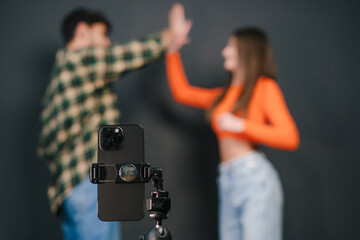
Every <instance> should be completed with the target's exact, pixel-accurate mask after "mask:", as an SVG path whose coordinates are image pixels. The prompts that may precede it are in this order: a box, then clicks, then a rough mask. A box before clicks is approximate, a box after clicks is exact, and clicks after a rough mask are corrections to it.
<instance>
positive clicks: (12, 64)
mask: <svg viewBox="0 0 360 240" xmlns="http://www.w3.org/2000/svg"><path fill="white" fill-rule="evenodd" d="M172 2H173V1H166V0H156V1H155V0H152V1H149V0H135V1H134V0H124V1H113V0H102V1H90V0H88V1H84V0H75V1H74V0H62V1H48V0H32V1H25V0H22V1H21V0H12V1H1V3H0V30H1V35H0V36H1V37H0V73H1V75H0V76H1V79H0V132H1V138H0V159H1V165H2V167H1V168H0V172H1V174H0V178H1V189H0V192H1V193H0V194H1V195H0V212H1V218H0V238H1V239H61V231H60V225H59V220H58V219H56V218H55V217H54V216H53V215H52V214H51V213H50V211H49V205H48V202H47V198H46V186H47V182H48V179H49V173H48V170H47V168H46V166H45V165H44V164H43V162H41V161H40V160H39V159H38V158H37V157H36V152H35V148H36V141H37V134H38V116H39V112H40V99H41V97H42V95H43V92H44V89H45V87H46V85H47V83H48V80H49V79H48V76H49V72H50V69H51V66H52V64H53V57H54V53H55V51H56V49H57V48H59V47H61V46H62V42H61V36H60V33H59V25H60V22H61V19H62V17H63V16H64V15H65V14H66V13H67V12H68V11H70V10H72V9H73V8H74V7H77V6H88V7H92V8H96V9H99V10H101V11H103V12H104V13H105V14H107V15H108V16H109V18H110V20H111V22H112V23H113V25H114V32H113V34H112V35H111V38H112V40H114V41H120V42H122V41H126V40H129V39H130V38H134V37H139V36H142V35H144V34H146V33H151V32H153V31H158V30H160V29H161V28H163V27H165V26H166V24H167V11H168V10H169V9H170V7H171V4H172ZM182 3H183V4H184V5H185V8H186V14H187V16H189V17H190V18H191V19H192V20H193V21H194V26H193V29H192V32H191V39H192V41H191V44H189V45H187V46H186V47H185V48H184V49H183V50H182V55H183V61H184V65H185V68H186V72H187V74H188V76H189V79H190V81H191V83H192V84H193V85H198V86H204V87H213V86H218V85H221V84H222V83H223V79H224V70H223V68H222V62H223V60H222V58H221V55H220V52H221V49H222V48H223V47H224V46H225V44H226V41H227V38H228V36H229V34H230V32H231V31H232V30H233V29H234V28H236V27H241V26H246V25H256V26H260V27H262V28H264V29H265V30H266V31H267V32H268V33H269V35H270V38H271V40H272V43H273V46H274V50H275V55H276V58H277V61H278V65H279V70H280V71H279V72H280V76H279V79H278V83H279V85H280V87H281V88H282V90H283V92H284V95H285V98H286V100H287V103H288V106H289V108H290V111H291V113H292V114H293V117H294V118H295V120H296V123H297V125H298V128H299V131H300V136H301V145H300V148H299V149H298V150H297V151H296V152H294V153H289V152H282V151H277V150H273V149H268V148H265V147H263V150H264V151H265V152H266V153H267V155H268V157H269V158H270V160H271V161H272V162H273V164H274V165H275V167H276V168H277V169H278V171H279V174H280V176H281V179H282V183H283V187H284V192H285V216H284V238H285V239H288V240H290V239H291V240H300V239H301V240H303V239H307V240H311V239H316V240H319V239H331V240H337V239H360V233H359V230H358V226H359V225H360V220H359V219H360V205H359V200H360V199H359V197H360V181H359V177H360V174H359V167H360V163H359V160H360V154H359V145H360V144H359V143H360V141H359V134H360V131H359V130H360V127H359V120H360V111H359V106H358V105H359V103H360V97H359V94H358V91H359V87H360V81H359V80H360V79H359V74H358V70H359V67H360V66H359V55H360V49H359V42H360V32H359V30H360V18H359V14H358V9H359V4H358V2H357V1H355V0H354V1H336V0H328V1H313V0H303V1H287V0H274V1H266V0H258V1H245V0H223V1H217V0H206V1H205V0H203V1H191V0H184V1H182ZM116 89H117V93H118V95H119V107H120V108H121V110H122V113H123V118H122V123H139V124H141V125H142V126H143V127H144V129H145V137H146V139H145V141H146V145H145V149H146V161H148V162H150V163H151V164H152V165H153V166H159V167H162V168H163V169H164V172H165V188H166V189H167V190H168V191H169V192H170V194H171V197H172V199H173V208H172V210H171V212H170V218H169V219H168V220H166V221H165V222H164V223H165V225H166V226H167V227H168V228H169V229H170V230H171V232H172V234H173V237H174V239H189V240H190V239H217V236H216V234H217V230H216V222H217V195H216V194H217V192H216V183H215V179H216V166H217V164H218V150H217V144H216V139H215V136H214V135H213V133H212V132H211V130H210V128H209V126H208V125H207V124H204V118H203V112H201V111H200V110H196V109H191V108H187V107H184V106H180V105H178V104H176V103H175V102H174V101H173V100H172V98H171V96H170V92H169V89H168V86H167V83H166V76H165V72H164V62H163V61H159V62H157V63H155V64H153V65H151V66H149V67H146V68H144V69H142V70H141V71H138V72H136V73H131V74H129V75H127V76H124V78H122V80H121V81H119V82H118V83H116ZM149 190H150V184H149V185H148V186H147V193H148V191H149ZM153 226H154V222H153V221H152V220H150V219H149V218H148V217H146V218H144V220H142V221H141V222H131V223H124V224H123V235H124V239H125V240H128V239H129V240H130V239H137V237H138V235H139V234H140V233H142V232H147V231H148V230H149V229H150V228H152V227H153Z"/></svg>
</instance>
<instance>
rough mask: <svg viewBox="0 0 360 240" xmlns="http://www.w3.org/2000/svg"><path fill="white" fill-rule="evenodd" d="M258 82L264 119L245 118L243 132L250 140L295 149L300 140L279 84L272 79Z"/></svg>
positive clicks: (280, 147)
mask: <svg viewBox="0 0 360 240" xmlns="http://www.w3.org/2000/svg"><path fill="white" fill-rule="evenodd" d="M260 84H261V88H263V89H261V90H259V91H261V92H262V93H263V94H262V95H263V96H261V101H262V102H261V106H262V108H263V109H262V110H263V115H264V117H265V120H266V121H265V122H256V121H253V120H252V119H251V118H248V119H245V127H244V132H243V134H244V135H245V136H247V137H249V139H251V140H252V141H254V142H257V143H262V144H265V145H267V146H269V147H274V148H279V149H284V150H295V149H296V148H297V147H298V146H299V142H300V140H299V133H298V130H297V127H296V125H295V122H294V120H293V118H292V116H291V114H290V112H289V110H288V108H287V106H286V103H285V100H284V97H283V95H282V92H281V90H280V88H279V86H278V85H277V83H276V82H275V81H274V80H272V79H264V80H261V82H260ZM259 87H260V86H259ZM257 100H259V99H254V101H255V102H256V101H257ZM250 107H251V106H250ZM252 110H253V109H249V111H252ZM259 110H260V109H259ZM255 114H256V113H255Z"/></svg>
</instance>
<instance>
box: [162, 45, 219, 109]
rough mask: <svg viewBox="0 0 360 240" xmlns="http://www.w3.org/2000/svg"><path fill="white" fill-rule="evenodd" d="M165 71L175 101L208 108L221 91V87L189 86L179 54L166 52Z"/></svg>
mask: <svg viewBox="0 0 360 240" xmlns="http://www.w3.org/2000/svg"><path fill="white" fill-rule="evenodd" d="M166 72H167V79H168V82H169V87H170V90H171V93H172V95H173V97H174V99H175V101H177V102H179V103H182V104H185V105H189V106H193V107H198V108H209V107H210V106H211V105H212V103H213V101H214V100H215V98H216V97H217V96H219V94H220V93H221V92H222V89H221V88H212V89H206V88H201V87H195V86H191V85H190V84H189V82H188V80H187V77H186V75H185V72H184V68H183V65H182V62H181V58H180V54H179V53H178V52H176V53H167V54H166Z"/></svg>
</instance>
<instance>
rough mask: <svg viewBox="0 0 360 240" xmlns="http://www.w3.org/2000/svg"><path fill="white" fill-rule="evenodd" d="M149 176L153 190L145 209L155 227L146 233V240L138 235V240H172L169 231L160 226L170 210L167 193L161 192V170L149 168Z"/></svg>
mask: <svg viewBox="0 0 360 240" xmlns="http://www.w3.org/2000/svg"><path fill="white" fill-rule="evenodd" d="M151 175H152V180H153V185H154V188H155V190H154V191H152V192H151V193H150V197H149V198H147V199H146V209H147V211H148V212H150V214H149V217H150V218H152V219H154V220H155V221H156V226H155V228H153V229H151V230H150V231H149V232H148V235H147V238H146V236H145V235H140V237H139V240H172V237H171V234H170V232H169V230H168V229H167V228H165V227H163V226H162V225H161V224H162V220H163V219H166V218H167V215H168V212H169V211H170V208H171V199H170V198H169V192H167V191H164V190H163V185H162V183H163V178H162V170H161V169H160V168H151Z"/></svg>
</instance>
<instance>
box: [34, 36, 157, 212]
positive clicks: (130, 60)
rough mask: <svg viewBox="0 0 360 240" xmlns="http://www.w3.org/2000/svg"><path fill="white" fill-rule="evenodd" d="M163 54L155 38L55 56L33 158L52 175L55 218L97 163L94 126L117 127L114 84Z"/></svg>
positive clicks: (49, 189)
mask: <svg viewBox="0 0 360 240" xmlns="http://www.w3.org/2000/svg"><path fill="white" fill-rule="evenodd" d="M163 52H164V45H163V41H162V39H161V37H160V35H153V36H152V37H150V36H149V37H145V38H142V39H138V40H134V41H130V42H128V43H125V44H114V45H112V46H111V47H108V48H104V47H91V48H84V49H80V50H76V51H70V50H67V49H62V50H59V51H58V52H57V54H56V62H55V66H54V68H53V72H52V79H51V82H50V84H49V85H48V87H47V89H46V92H45V96H44V98H43V102H42V105H43V110H42V113H41V116H40V121H41V131H40V137H39V146H38V155H39V157H40V158H41V159H43V160H44V161H45V162H46V164H47V166H48V168H49V170H50V172H51V175H52V180H51V183H50V185H49V188H48V197H49V200H50V207H51V210H52V211H53V212H54V213H57V212H58V209H59V207H60V206H61V204H62V202H63V200H64V199H65V198H66V197H67V196H68V195H69V194H70V193H71V191H72V189H73V188H74V187H75V186H76V185H77V184H78V183H79V182H80V181H82V180H83V179H84V178H86V177H87V176H88V173H89V167H90V164H92V163H94V162H96V156H97V129H98V128H99V126H101V125H103V124H115V123H118V122H119V117H120V113H119V110H118V108H117V105H116V96H115V93H114V90H113V87H112V86H113V83H114V81H116V80H117V79H118V78H119V76H120V75H121V74H122V73H124V72H125V71H130V70H134V69H137V68H139V67H142V66H144V65H145V64H148V63H150V62H152V61H153V60H155V59H157V58H159V57H160V56H161V55H162V54H163Z"/></svg>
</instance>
